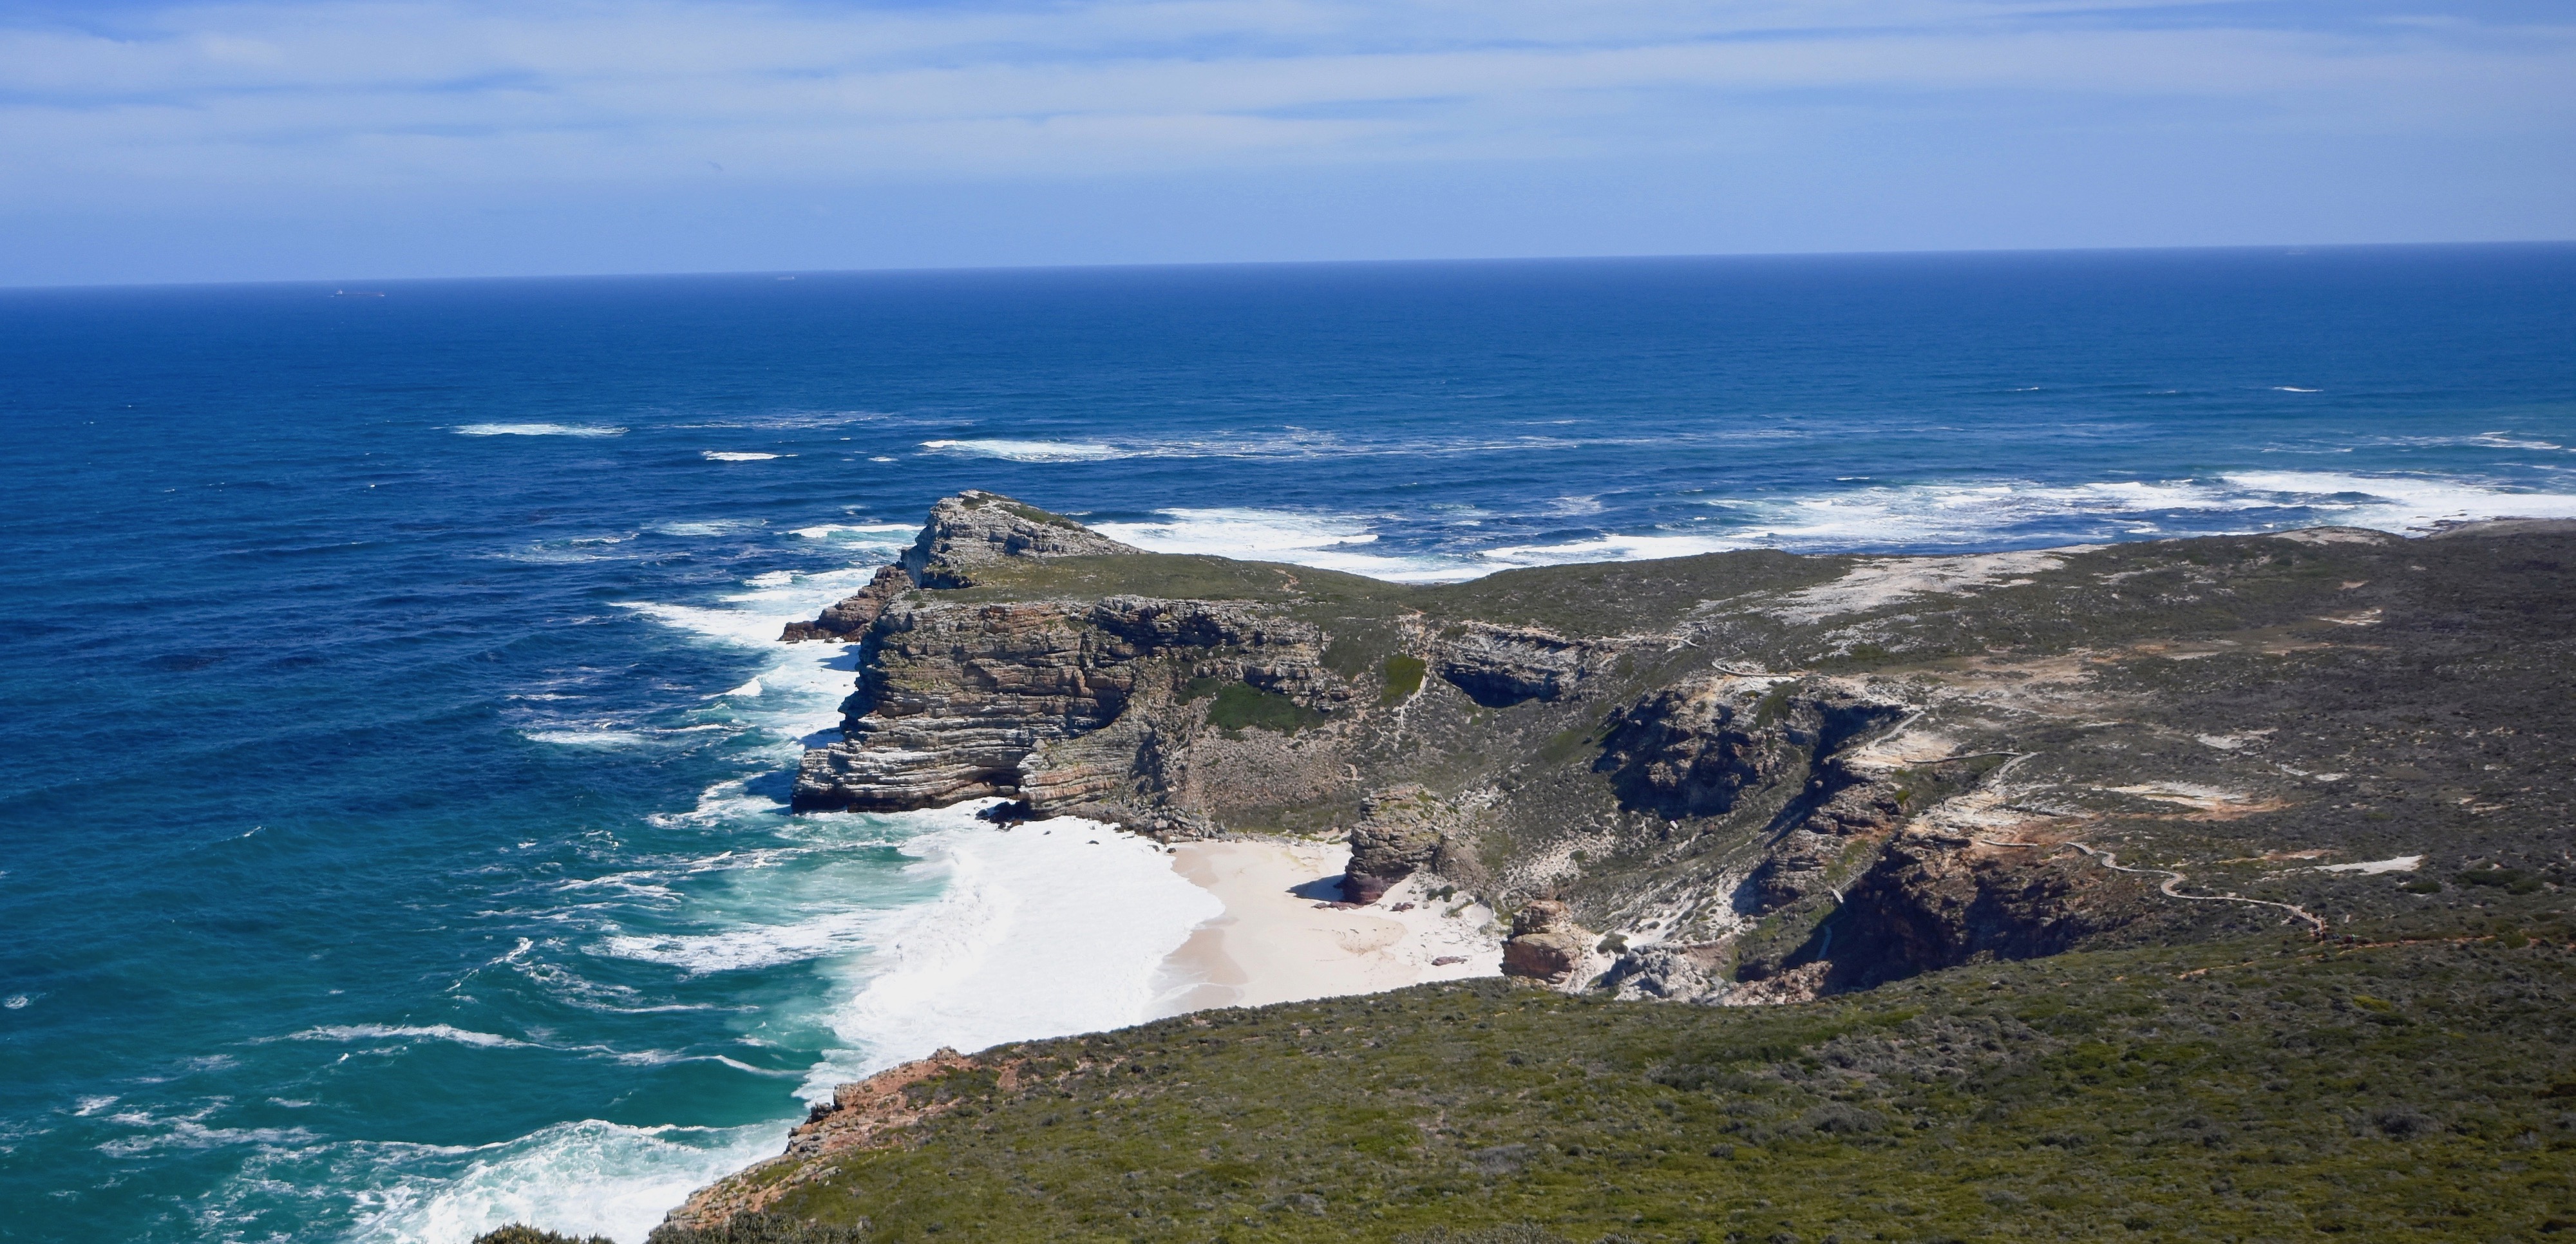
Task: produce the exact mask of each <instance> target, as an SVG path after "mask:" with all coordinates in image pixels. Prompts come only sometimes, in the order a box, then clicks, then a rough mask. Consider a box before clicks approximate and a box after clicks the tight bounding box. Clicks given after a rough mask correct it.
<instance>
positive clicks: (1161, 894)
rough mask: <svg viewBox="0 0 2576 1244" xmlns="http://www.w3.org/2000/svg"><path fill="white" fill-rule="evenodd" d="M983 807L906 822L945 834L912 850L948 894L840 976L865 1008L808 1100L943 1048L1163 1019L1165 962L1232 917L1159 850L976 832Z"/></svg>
mask: <svg viewBox="0 0 2576 1244" xmlns="http://www.w3.org/2000/svg"><path fill="white" fill-rule="evenodd" d="M974 806H975V805H959V806H957V807H953V808H947V809H942V810H939V811H936V812H915V813H905V814H903V816H904V817H905V818H909V819H910V823H912V824H914V825H930V826H934V827H935V828H932V829H931V830H930V831H929V832H927V833H923V834H921V835H920V836H918V837H915V838H912V839H911V840H909V841H908V842H906V843H905V844H904V847H903V850H904V852H905V854H908V855H914V856H917V857H919V858H920V859H921V861H922V862H921V864H919V865H917V866H916V867H917V868H918V869H919V870H921V871H923V872H928V873H934V874H938V875H941V876H944V878H945V881H946V885H945V888H944V889H942V891H941V892H940V894H939V897H938V899H937V900H936V901H933V902H930V903H925V904H921V905H918V906H914V907H910V908H906V909H902V910H900V911H898V912H896V913H894V914H893V915H891V916H889V917H887V918H886V919H885V920H884V921H883V923H882V924H881V925H879V926H878V927H877V928H876V929H874V930H872V932H871V934H870V941H871V944H872V948H873V951H874V953H872V954H870V955H867V956H864V957H859V958H854V959H851V960H848V961H846V962H845V963H844V965H843V966H842V968H841V969H840V970H841V972H842V973H843V974H844V979H845V980H846V982H847V983H848V985H849V986H850V987H851V996H850V998H849V1001H848V1002H847V1003H845V1004H843V1005H842V1006H841V1007H839V1009H838V1010H837V1012H836V1013H835V1014H834V1015H833V1017H832V1027H833V1030H834V1031H835V1032H836V1033H837V1034H838V1035H839V1036H840V1038H841V1040H842V1042H843V1043H844V1045H845V1047H846V1048H844V1049H843V1050H841V1051H838V1052H836V1053H835V1054H834V1055H833V1056H832V1057H831V1058H830V1059H828V1060H826V1061H825V1063H824V1064H823V1065H821V1066H819V1067H817V1068H815V1070H814V1072H813V1074H811V1075H809V1076H808V1077H807V1078H806V1081H805V1087H804V1090H803V1094H804V1096H805V1097H806V1098H807V1099H809V1100H822V1099H824V1098H826V1097H828V1096H829V1095H830V1093H831V1090H832V1086H833V1085H835V1084H838V1083H841V1082H843V1081H846V1080H850V1079H854V1078H856V1077H859V1076H863V1075H866V1074H868V1073H871V1072H874V1071H878V1070H881V1069H883V1068H886V1067H890V1066H893V1065H894V1064H896V1063H899V1062H903V1061H905V1060H907V1059H913V1058H919V1057H922V1056H923V1055H926V1054H928V1053H930V1052H931V1051H933V1050H936V1049H938V1048H939V1047H941V1046H943V1045H944V1046H951V1047H954V1048H956V1049H961V1050H975V1049H982V1048H984V1047H986V1046H989V1045H992V1044H995V1043H997V1042H1001V1041H1012V1040H1022V1039H1027V1038H1033V1037H1047V1036H1059V1035H1063V1034H1066V1033H1075V1032H1092V1031H1098V1030H1101V1029H1107V1028H1118V1027H1123V1026H1126V1025H1129V1024H1135V1023H1140V1022H1142V1021H1144V1020H1146V1019H1149V1018H1152V1014H1153V1006H1154V1003H1155V999H1156V989H1155V974H1156V972H1157V970H1158V969H1159V968H1160V967H1161V966H1162V964H1163V961H1164V960H1166V959H1168V958H1169V957H1170V956H1171V954H1172V952H1173V951H1175V950H1178V949H1179V948H1180V946H1181V944H1182V943H1183V942H1184V941H1187V940H1188V939H1189V935H1190V931H1191V930H1192V929H1194V928H1196V927H1197V926H1198V925H1199V924H1200V923H1202V922H1204V921H1206V920H1209V919H1212V918H1214V917H1216V916H1218V915H1220V914H1222V912H1223V908H1222V905H1221V904H1219V903H1218V901H1217V899H1216V897H1215V896H1214V895H1212V894H1209V893H1208V892H1207V891H1205V890H1202V889H1200V888H1199V887H1197V886H1195V885H1192V884H1190V882H1188V881H1187V880H1185V879H1184V878H1182V877H1181V875H1180V874H1179V873H1177V872H1174V871H1173V869H1172V864H1171V858H1170V857H1169V856H1167V855H1165V854H1164V853H1163V850H1162V848H1160V847H1159V846H1157V845H1155V844H1154V843H1153V842H1151V841H1149V840H1146V839H1143V838H1138V837H1134V836H1132V835H1127V834H1121V833H1119V832H1117V831H1115V830H1113V829H1110V828H1109V827H1107V826H1104V825H1100V824H1098V823H1096V822H1091V821H1083V820H1076V819H1073V818H1058V819H1055V820H1050V821H1041V822H1035V823H1031V824H1025V825H1021V826H1018V827H1017V828H1014V829H1011V830H1007V831H1005V830H1002V829H998V828H995V827H993V826H990V825H987V824H984V823H983V822H980V821H977V820H975V819H974V817H973V816H972V814H971V813H972V809H973V807H974Z"/></svg>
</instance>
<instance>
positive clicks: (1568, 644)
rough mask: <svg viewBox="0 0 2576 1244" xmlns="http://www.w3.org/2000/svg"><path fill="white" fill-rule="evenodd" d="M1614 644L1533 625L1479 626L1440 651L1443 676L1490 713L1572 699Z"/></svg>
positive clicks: (1464, 630)
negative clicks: (1534, 702) (1533, 702)
mask: <svg viewBox="0 0 2576 1244" xmlns="http://www.w3.org/2000/svg"><path fill="white" fill-rule="evenodd" d="M1613 651H1615V648H1614V647H1613V646H1611V645H1604V644H1597V643H1585V642H1582V641H1579V640H1573V639H1568V638H1566V637H1565V636H1563V635H1559V634H1557V633H1555V632H1554V631H1547V630H1541V629H1538V628H1536V627H1527V626H1494V625H1491V624H1488V623H1482V622H1479V623H1473V624H1470V625H1468V626H1466V627H1463V628H1461V630H1460V633H1459V634H1458V635H1457V636H1455V637H1453V638H1451V639H1450V640H1448V641H1447V642H1446V643H1444V644H1442V645H1441V647H1440V654H1439V664H1438V668H1439V671H1440V676H1441V677H1442V678H1445V679H1447V680H1449V682H1450V684H1451V685H1453V686H1455V687H1457V688H1458V689H1459V690H1460V691H1464V692H1466V693H1467V698H1469V699H1471V700H1474V701H1475V702H1476V703H1478V704H1481V705H1484V706H1485V707H1487V708H1509V707H1511V706H1512V705H1515V704H1519V703H1522V702H1524V701H1528V700H1548V701H1555V700H1559V699H1563V698H1564V697H1565V696H1566V695H1568V694H1570V693H1571V692H1572V691H1573V690H1574V689H1575V688H1576V686H1578V685H1579V684H1581V683H1582V681H1583V680H1584V678H1585V676H1586V675H1587V674H1589V673H1590V672H1591V669H1592V666H1593V665H1594V664H1595V663H1597V662H1598V661H1599V660H1600V659H1601V658H1602V657H1603V656H1604V655H1605V654H1607V653H1610V652H1613Z"/></svg>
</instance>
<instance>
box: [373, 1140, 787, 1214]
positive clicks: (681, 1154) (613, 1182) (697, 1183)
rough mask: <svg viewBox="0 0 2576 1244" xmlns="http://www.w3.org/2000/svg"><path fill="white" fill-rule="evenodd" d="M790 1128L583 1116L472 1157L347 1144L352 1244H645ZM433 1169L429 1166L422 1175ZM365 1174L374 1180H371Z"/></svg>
mask: <svg viewBox="0 0 2576 1244" xmlns="http://www.w3.org/2000/svg"><path fill="white" fill-rule="evenodd" d="M787 1127H788V1125H787V1124H786V1123H785V1122H778V1123H758V1124H752V1125H750V1126H747V1127H732V1128H689V1127H629V1126H626V1125H623V1124H618V1123H606V1122H601V1121H600V1120H597V1119H585V1120H582V1121H581V1122H578V1123H561V1124H557V1125H555V1126H553V1127H549V1128H546V1129H544V1130H542V1131H539V1132H536V1133H533V1134H531V1135H528V1136H523V1137H520V1138H519V1139H517V1140H513V1141H509V1142H506V1143H503V1144H497V1145H486V1146H482V1147H480V1148H475V1149H470V1150H459V1149H431V1148H429V1147H427V1146H406V1147H403V1148H401V1149H399V1150H396V1149H392V1148H391V1147H385V1146H376V1147H372V1148H371V1149H368V1148H360V1147H356V1146H351V1147H349V1148H348V1150H347V1152H346V1156H345V1157H344V1158H343V1161H342V1164H343V1165H345V1166H347V1167H352V1168H360V1167H364V1166H376V1167H379V1169H378V1170H375V1171H368V1170H365V1169H348V1170H347V1171H346V1173H345V1175H344V1178H346V1179H347V1180H348V1182H349V1183H350V1184H352V1185H356V1186H361V1187H366V1189H367V1190H366V1191H364V1192H362V1193H360V1194H359V1196H358V1200H359V1222H358V1226H357V1229H356V1230H354V1231H352V1232H351V1233H350V1234H349V1237H348V1238H349V1239H350V1240H351V1241H352V1242H353V1244H463V1241H466V1240H470V1239H472V1238H474V1237H475V1236H477V1235H479V1234H481V1233H483V1232H486V1231H490V1230H492V1229H493V1228H495V1227H500V1226H503V1225H506V1224H508V1223H513V1222H531V1223H537V1224H540V1225H542V1226H544V1227H546V1228H548V1229H550V1230H555V1231H560V1232H563V1233H565V1234H567V1235H574V1236H586V1235H594V1234H596V1235H605V1236H607V1237H609V1238H610V1239H613V1240H616V1241H618V1242H619V1244H638V1242H640V1241H641V1240H643V1238H644V1237H645V1235H646V1234H647V1233H648V1232H650V1231H651V1230H652V1229H653V1228H654V1227H655V1226H656V1225H658V1224H659V1223H660V1222H661V1221H662V1216H663V1215H664V1214H667V1213H669V1212H670V1211H671V1208H672V1207H673V1206H676V1205H678V1204H679V1203H680V1202H681V1201H684V1200H686V1199H688V1195H689V1194H690V1193H691V1192H694V1191H696V1190H697V1189H699V1188H700V1187H703V1186H705V1185H707V1184H709V1183H713V1182H714V1181H716V1180H718V1179H721V1178H723V1177H724V1176H726V1175H730V1174H732V1173H733V1172H735V1171H737V1170H740V1169H742V1168H743V1167H746V1166H749V1165H751V1164H752V1163H754V1162H757V1161H760V1160H761V1159H763V1158H768V1157H772V1156H775V1155H776V1154H777V1152H778V1150H779V1147H780V1145H781V1144H782V1143H783V1142H784V1140H785V1138H786V1132H787ZM423 1167H428V1168H430V1169H425V1170H424V1169H421V1168H423ZM370 1176H373V1177H372V1178H371V1177H370Z"/></svg>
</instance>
